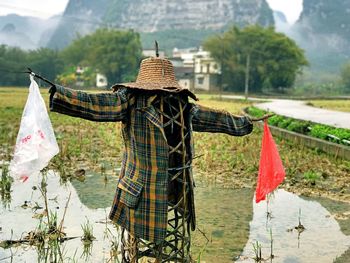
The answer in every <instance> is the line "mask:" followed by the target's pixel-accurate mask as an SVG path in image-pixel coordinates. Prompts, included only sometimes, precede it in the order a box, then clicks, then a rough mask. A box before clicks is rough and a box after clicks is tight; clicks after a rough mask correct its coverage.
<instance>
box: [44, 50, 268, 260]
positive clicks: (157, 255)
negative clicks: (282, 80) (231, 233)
mask: <svg viewBox="0 0 350 263" xmlns="http://www.w3.org/2000/svg"><path fill="white" fill-rule="evenodd" d="M112 89H113V92H110V93H99V94H88V93H86V92H83V91H77V90H72V89H69V88H64V87H62V86H59V85H55V86H53V87H52V88H51V95H50V109H51V111H54V112H58V113H62V114H67V115H70V116H74V117H80V118H84V119H88V120H91V121H98V122H117V121H120V122H121V123H122V134H123V139H124V143H125V151H124V155H123V162H122V169H121V172H120V175H119V180H118V183H117V188H116V193H115V198H114V201H113V205H112V208H111V211H110V214H109V218H110V219H111V220H112V221H113V222H115V223H116V224H118V225H119V226H121V228H122V237H121V239H122V245H121V250H122V259H123V260H122V262H137V261H138V259H141V258H143V257H148V258H153V259H155V260H156V262H192V259H191V255H190V248H191V231H193V230H195V227H196V215H195V206H194V194H193V189H194V180H193V176H192V167H191V165H192V159H193V154H194V152H193V140H192V132H193V131H196V132H213V133H226V134H229V135H234V136H243V135H247V134H249V133H251V131H252V129H253V124H252V121H255V120H260V119H251V118H249V117H248V116H235V115H232V114H230V113H228V112H225V111H216V110H212V109H209V108H205V107H202V106H200V105H197V104H194V103H191V102H189V98H192V99H193V100H197V98H196V96H195V95H194V94H193V93H192V92H191V91H190V90H188V89H183V88H182V87H181V86H180V85H179V84H178V82H177V81H176V79H175V74H174V68H173V65H172V64H171V62H170V61H169V60H167V59H163V58H159V57H158V56H156V57H151V58H147V59H144V60H143V61H142V62H141V66H140V70H139V74H138V77H137V80H136V82H131V83H122V84H116V85H114V86H113V87H112ZM264 118H267V117H266V116H265V117H263V118H261V119H264Z"/></svg>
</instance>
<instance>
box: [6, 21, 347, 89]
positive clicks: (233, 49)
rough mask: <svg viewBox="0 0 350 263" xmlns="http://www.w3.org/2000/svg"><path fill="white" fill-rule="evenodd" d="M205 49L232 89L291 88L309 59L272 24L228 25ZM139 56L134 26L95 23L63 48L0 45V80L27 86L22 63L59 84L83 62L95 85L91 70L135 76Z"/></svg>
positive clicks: (118, 77)
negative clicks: (96, 25)
mask: <svg viewBox="0 0 350 263" xmlns="http://www.w3.org/2000/svg"><path fill="white" fill-rule="evenodd" d="M203 46H204V49H206V50H208V51H210V52H211V55H212V56H213V58H214V59H215V60H217V62H219V63H221V65H222V75H221V82H222V83H221V86H222V88H223V89H224V90H227V91H234V92H244V91H245V90H247V89H249V92H255V93H259V92H269V91H273V92H276V91H284V90H285V89H288V88H291V87H293V85H294V82H295V80H296V78H297V76H298V74H301V73H302V70H303V68H304V67H306V66H308V61H307V59H306V57H305V54H304V51H303V50H302V49H300V48H299V47H298V45H297V44H296V43H295V42H294V41H293V40H292V39H290V38H288V37H287V36H286V35H284V34H283V33H278V32H276V31H275V29H274V28H273V27H267V28H265V27H261V26H258V25H253V26H247V27H245V28H238V27H231V28H229V29H228V30H227V31H226V32H224V33H222V34H216V35H212V36H210V37H209V38H207V40H205V41H204V43H203ZM141 59H142V45H141V41H140V35H139V33H137V32H134V31H131V30H129V31H120V30H115V29H98V30H97V31H95V32H94V33H93V34H91V35H87V36H84V37H78V38H77V39H76V40H75V41H73V42H72V43H71V44H70V45H69V46H68V47H66V48H65V49H63V50H51V49H47V48H40V49H38V50H32V51H24V50H21V49H19V48H16V47H7V46H4V45H2V46H0V73H1V77H0V85H1V86H26V85H27V84H28V78H27V76H25V74H20V73H18V72H21V71H25V69H26V68H27V67H30V68H31V69H33V71H35V72H37V73H40V74H41V75H43V76H45V77H46V78H48V79H50V80H53V81H57V82H58V83H60V84H63V85H67V86H70V85H73V83H75V82H76V81H77V74H76V68H77V66H81V67H84V68H85V71H84V74H82V75H81V76H79V77H80V78H83V79H84V81H85V82H86V83H89V85H91V86H94V82H95V79H96V78H95V76H96V73H97V72H99V73H102V74H104V75H105V76H106V77H107V79H108V82H109V85H111V84H114V83H118V82H127V81H132V80H134V79H135V77H136V75H137V71H138V67H139V62H140V61H141ZM341 77H342V79H343V85H344V87H346V88H347V91H349V92H350V64H349V65H347V66H344V68H343V71H342V73H341Z"/></svg>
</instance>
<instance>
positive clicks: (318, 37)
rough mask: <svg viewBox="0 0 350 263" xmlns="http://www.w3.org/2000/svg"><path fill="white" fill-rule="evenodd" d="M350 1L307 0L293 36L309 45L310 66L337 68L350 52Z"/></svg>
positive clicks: (303, 44) (334, 70) (331, 69)
mask: <svg viewBox="0 0 350 263" xmlns="http://www.w3.org/2000/svg"><path fill="white" fill-rule="evenodd" d="M349 15H350V1H348V0H332V1H329V0H304V3H303V12H302V14H301V16H300V19H299V20H298V22H297V23H296V24H295V26H294V27H293V33H292V37H293V38H295V39H296V41H297V42H298V44H300V45H301V46H302V47H303V48H304V49H306V51H307V54H308V57H309V59H310V61H311V66H315V67H318V68H320V69H321V70H326V71H333V72H337V71H338V68H339V66H341V65H342V64H343V63H344V62H345V61H346V60H347V59H348V58H349V55H350V51H349V49H348V46H349V44H350V20H349Z"/></svg>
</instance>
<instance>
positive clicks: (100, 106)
mask: <svg viewBox="0 0 350 263" xmlns="http://www.w3.org/2000/svg"><path fill="white" fill-rule="evenodd" d="M50 93H51V94H50V110H51V111H54V112H58V113H62V114H66V115H69V116H73V117H79V118H83V119H87V120H91V121H100V122H108V121H122V120H124V119H125V117H126V114H127V108H128V106H129V105H130V103H132V101H129V98H128V94H127V91H126V90H125V89H121V90H119V91H117V92H115V93H112V92H110V93H96V94H93V93H87V92H83V91H78V90H73V89H69V88H65V87H62V86H58V85H56V86H54V87H52V88H51V90H50Z"/></svg>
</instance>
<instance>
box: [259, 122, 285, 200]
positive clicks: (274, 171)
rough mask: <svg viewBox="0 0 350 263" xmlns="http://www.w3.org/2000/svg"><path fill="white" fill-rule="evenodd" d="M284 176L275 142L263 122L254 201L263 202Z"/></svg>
mask: <svg viewBox="0 0 350 263" xmlns="http://www.w3.org/2000/svg"><path fill="white" fill-rule="evenodd" d="M285 175H286V173H285V171H284V168H283V164H282V161H281V157H280V156H279V153H278V150H277V147H276V144H275V141H274V140H273V138H272V135H271V132H270V129H269V126H268V125H267V123H266V122H265V123H264V135H263V139H262V144H261V153H260V166H259V176H258V183H257V186H256V191H255V201H256V202H257V203H259V202H260V201H261V200H265V198H266V195H267V194H269V193H271V192H272V191H273V190H275V189H276V188H277V186H278V185H279V184H280V183H282V182H283V180H284V177H285Z"/></svg>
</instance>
